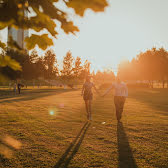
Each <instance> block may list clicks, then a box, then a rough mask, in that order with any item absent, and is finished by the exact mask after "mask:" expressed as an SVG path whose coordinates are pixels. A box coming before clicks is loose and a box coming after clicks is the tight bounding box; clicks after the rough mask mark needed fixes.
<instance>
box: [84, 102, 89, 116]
mask: <svg viewBox="0 0 168 168" xmlns="http://www.w3.org/2000/svg"><path fill="white" fill-rule="evenodd" d="M85 107H86V112H87V119H89V101H88V100H85Z"/></svg>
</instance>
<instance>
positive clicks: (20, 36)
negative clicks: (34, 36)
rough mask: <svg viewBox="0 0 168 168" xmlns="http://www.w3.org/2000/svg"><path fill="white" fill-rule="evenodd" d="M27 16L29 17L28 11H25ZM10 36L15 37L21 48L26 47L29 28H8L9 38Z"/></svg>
mask: <svg viewBox="0 0 168 168" xmlns="http://www.w3.org/2000/svg"><path fill="white" fill-rule="evenodd" d="M25 16H27V17H28V13H27V12H25ZM10 36H11V37H12V38H13V40H14V41H16V42H17V44H18V45H19V46H20V47H21V48H23V49H25V48H26V46H25V42H24V39H25V38H26V37H28V36H29V30H23V29H15V28H8V39H9V37H10Z"/></svg>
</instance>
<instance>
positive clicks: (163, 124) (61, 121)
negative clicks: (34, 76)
mask: <svg viewBox="0 0 168 168" xmlns="http://www.w3.org/2000/svg"><path fill="white" fill-rule="evenodd" d="M102 93H103V91H102ZM0 95H1V97H0V132H1V134H0V167H2V168H4V167H13V168H24V167H32V168H36V167H37V168H44V167H52V168H54V167H55V168H57V167H58V168H59V167H60V168H61V167H62V168H65V167H69V168H79V167H89V168H91V167H92V168H93V167H95V168H98V167H100V168H117V167H118V168H134V167H138V168H167V167H168V131H167V130H168V89H129V97H128V99H127V101H126V104H125V109H124V113H123V119H122V123H121V124H117V122H116V118H115V108H114V104H113V95H112V94H109V95H107V96H106V97H105V98H102V97H98V96H96V95H95V96H94V101H93V121H92V122H90V123H88V122H86V114H85V108H84V102H83V100H82V97H81V96H80V91H79V90H71V89H68V90H64V89H58V88H57V89H42V90H40V89H34V90H31V89H30V90H24V91H23V93H22V94H21V95H16V96H14V95H13V94H12V93H11V92H9V91H7V90H3V91H2V90H1V91H0ZM50 113H51V114H53V115H50Z"/></svg>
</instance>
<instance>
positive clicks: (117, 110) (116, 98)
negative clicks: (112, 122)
mask: <svg viewBox="0 0 168 168" xmlns="http://www.w3.org/2000/svg"><path fill="white" fill-rule="evenodd" d="M114 104H115V108H116V118H117V120H118V121H119V120H120V102H119V97H118V96H114Z"/></svg>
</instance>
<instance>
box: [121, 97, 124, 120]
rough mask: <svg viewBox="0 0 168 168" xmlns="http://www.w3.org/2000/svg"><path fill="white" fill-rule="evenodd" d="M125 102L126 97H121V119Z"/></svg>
mask: <svg viewBox="0 0 168 168" xmlns="http://www.w3.org/2000/svg"><path fill="white" fill-rule="evenodd" d="M124 104H125V97H121V98H120V119H121V117H122V113H123V109H124Z"/></svg>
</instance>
